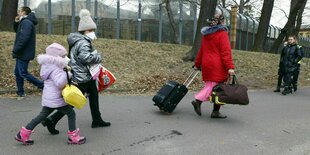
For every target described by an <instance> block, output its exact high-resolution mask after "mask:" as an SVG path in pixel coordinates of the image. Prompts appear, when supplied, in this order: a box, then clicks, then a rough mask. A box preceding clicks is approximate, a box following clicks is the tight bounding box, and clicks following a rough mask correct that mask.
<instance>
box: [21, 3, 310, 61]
mask: <svg viewBox="0 0 310 155" xmlns="http://www.w3.org/2000/svg"><path fill="white" fill-rule="evenodd" d="M191 2H193V3H189V2H188V1H183V0H176V1H173V2H171V3H172V4H171V12H170V13H171V15H172V17H173V18H172V19H173V20H174V22H175V23H176V30H175V33H176V34H177V35H175V33H174V31H173V29H172V27H171V22H170V21H169V18H168V16H167V10H166V7H165V6H163V4H162V3H161V0H147V1H146V0H58V1H53V2H52V1H51V0H47V1H43V0H20V3H19V5H20V6H21V5H29V6H30V7H31V8H32V9H33V10H34V11H35V12H36V16H37V17H38V19H39V24H38V28H37V32H38V33H41V34H59V35H68V34H69V33H70V32H74V31H76V29H77V25H78V21H79V18H78V13H79V11H80V10H81V9H83V8H87V9H88V10H90V12H91V14H92V16H93V18H94V20H95V21H96V23H97V32H96V33H97V36H98V37H102V38H109V39H128V40H139V41H147V42H159V43H176V40H177V42H178V43H179V44H185V45H191V44H192V43H193V40H194V35H195V31H196V27H197V20H198V19H197V17H198V13H199V5H197V4H198V0H197V1H196V3H195V1H191ZM218 9H219V10H221V12H222V13H223V14H224V16H225V17H226V18H225V19H226V24H227V26H228V28H230V27H231V22H230V21H231V12H230V10H227V9H224V8H221V7H218ZM258 24H259V23H258V22H257V21H256V20H255V19H253V18H251V17H247V16H244V15H242V14H239V13H238V14H237V41H236V45H235V47H236V49H241V50H251V49H252V47H253V44H254V39H255V35H256V33H257V29H258ZM279 34H280V28H278V27H275V26H272V25H270V26H269V29H268V35H267V41H266V46H265V49H264V50H265V51H269V50H270V49H271V46H272V44H273V42H274V40H275V39H276V38H277V37H278V35H279ZM176 36H177V37H178V38H175V37H176ZM299 43H300V44H301V45H302V46H303V47H304V49H305V55H306V56H308V57H310V53H309V50H310V41H309V39H306V38H303V37H300V38H299ZM279 50H280V48H279Z"/></svg>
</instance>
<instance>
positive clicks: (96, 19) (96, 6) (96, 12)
mask: <svg viewBox="0 0 310 155" xmlns="http://www.w3.org/2000/svg"><path fill="white" fill-rule="evenodd" d="M88 1H90V0H88ZM89 11H90V10H89ZM94 19H95V22H96V25H97V26H98V19H99V18H98V0H95V18H94ZM96 32H98V30H97V29H96Z"/></svg>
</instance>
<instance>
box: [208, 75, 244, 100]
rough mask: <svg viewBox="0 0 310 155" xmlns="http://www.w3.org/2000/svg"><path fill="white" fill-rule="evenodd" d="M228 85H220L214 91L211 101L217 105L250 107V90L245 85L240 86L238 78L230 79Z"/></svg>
mask: <svg viewBox="0 0 310 155" xmlns="http://www.w3.org/2000/svg"><path fill="white" fill-rule="evenodd" d="M228 81H231V82H228V83H232V84H225V83H219V84H217V85H215V86H214V87H213V89H212V94H211V96H210V101H211V102H213V103H215V104H221V105H223V104H238V105H248V104H249V97H248V92H247V91H248V88H247V87H246V86H244V85H241V84H238V81H237V77H236V76H235V75H233V77H232V79H231V78H228Z"/></svg>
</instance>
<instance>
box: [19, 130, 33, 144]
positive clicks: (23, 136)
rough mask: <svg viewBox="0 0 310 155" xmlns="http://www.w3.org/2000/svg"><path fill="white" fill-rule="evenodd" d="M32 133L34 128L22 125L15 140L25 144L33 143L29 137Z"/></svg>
mask: <svg viewBox="0 0 310 155" xmlns="http://www.w3.org/2000/svg"><path fill="white" fill-rule="evenodd" d="M31 133H32V130H28V129H26V128H25V127H22V128H21V129H20V131H19V132H18V133H17V135H16V136H15V140H17V141H19V142H22V143H23V144H24V145H32V144H33V140H32V139H30V138H29V137H30V135H31Z"/></svg>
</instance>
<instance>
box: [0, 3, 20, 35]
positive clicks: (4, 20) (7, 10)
mask: <svg viewBox="0 0 310 155" xmlns="http://www.w3.org/2000/svg"><path fill="white" fill-rule="evenodd" d="M17 7H18V0H3V4H2V9H1V21H0V23H1V24H0V30H1V31H13V22H14V19H15V16H16V14H17Z"/></svg>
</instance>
